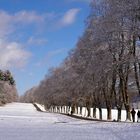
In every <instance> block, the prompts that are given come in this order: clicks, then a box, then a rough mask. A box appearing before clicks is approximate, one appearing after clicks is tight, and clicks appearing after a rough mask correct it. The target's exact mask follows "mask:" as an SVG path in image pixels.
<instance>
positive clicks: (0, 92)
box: [0, 70, 18, 105]
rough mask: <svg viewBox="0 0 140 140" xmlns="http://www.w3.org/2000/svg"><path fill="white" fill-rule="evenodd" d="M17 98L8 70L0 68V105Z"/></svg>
mask: <svg viewBox="0 0 140 140" xmlns="http://www.w3.org/2000/svg"><path fill="white" fill-rule="evenodd" d="M17 100H18V94H17V90H16V87H15V81H14V78H13V76H12V74H11V73H10V71H9V70H7V71H2V70H0V105H2V104H6V103H10V102H13V101H17Z"/></svg>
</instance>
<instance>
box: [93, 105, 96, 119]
mask: <svg viewBox="0 0 140 140" xmlns="http://www.w3.org/2000/svg"><path fill="white" fill-rule="evenodd" d="M93 118H96V107H94V108H93Z"/></svg>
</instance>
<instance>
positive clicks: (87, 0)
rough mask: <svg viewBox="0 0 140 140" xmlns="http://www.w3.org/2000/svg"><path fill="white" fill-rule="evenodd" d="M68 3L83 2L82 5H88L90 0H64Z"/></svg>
mask: <svg viewBox="0 0 140 140" xmlns="http://www.w3.org/2000/svg"><path fill="white" fill-rule="evenodd" d="M66 1H68V2H84V3H90V2H91V1H92V0H66Z"/></svg>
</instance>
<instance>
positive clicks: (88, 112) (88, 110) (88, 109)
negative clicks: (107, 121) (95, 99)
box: [87, 106, 90, 117]
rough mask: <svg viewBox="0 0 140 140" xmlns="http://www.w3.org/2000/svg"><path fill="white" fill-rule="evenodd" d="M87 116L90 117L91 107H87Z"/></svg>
mask: <svg viewBox="0 0 140 140" xmlns="http://www.w3.org/2000/svg"><path fill="white" fill-rule="evenodd" d="M87 117H90V107H89V106H88V107H87Z"/></svg>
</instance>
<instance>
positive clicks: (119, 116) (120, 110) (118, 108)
mask: <svg viewBox="0 0 140 140" xmlns="http://www.w3.org/2000/svg"><path fill="white" fill-rule="evenodd" d="M117 110H118V117H117V121H118V122H120V121H121V113H122V108H121V107H120V106H119V107H117Z"/></svg>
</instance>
